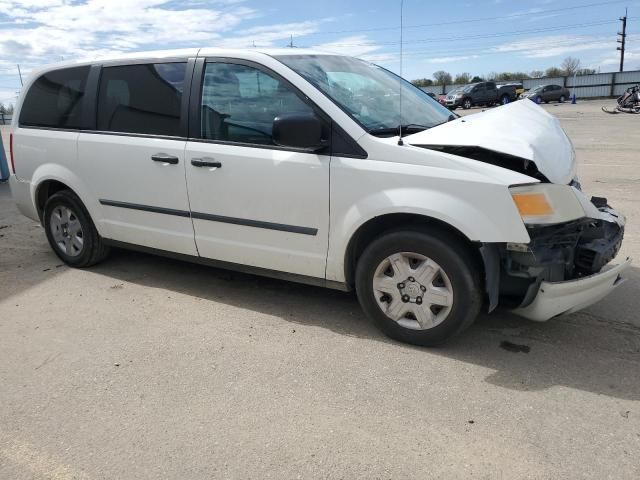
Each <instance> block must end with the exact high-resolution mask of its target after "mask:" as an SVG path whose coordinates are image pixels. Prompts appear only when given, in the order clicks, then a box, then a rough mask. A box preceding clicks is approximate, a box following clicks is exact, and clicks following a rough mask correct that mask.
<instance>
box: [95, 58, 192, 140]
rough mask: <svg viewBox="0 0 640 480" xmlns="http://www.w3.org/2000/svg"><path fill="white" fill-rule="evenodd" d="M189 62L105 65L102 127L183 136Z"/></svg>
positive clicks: (100, 103) (100, 97)
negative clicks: (181, 119) (183, 103)
mask: <svg viewBox="0 0 640 480" xmlns="http://www.w3.org/2000/svg"><path fill="white" fill-rule="evenodd" d="M186 66H187V64H186V63H155V64H146V65H126V66H118V67H105V68H103V69H102V76H101V78H100V91H99V93H98V124H97V128H98V130H102V131H111V132H123V133H143V134H151V135H166V136H180V135H181V132H180V106H181V103H182V90H183V86H184V77H185V72H186Z"/></svg>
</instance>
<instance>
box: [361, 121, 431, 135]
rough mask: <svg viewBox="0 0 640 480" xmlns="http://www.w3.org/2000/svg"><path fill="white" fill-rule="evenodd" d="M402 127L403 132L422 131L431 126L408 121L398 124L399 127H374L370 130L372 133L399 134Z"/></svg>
mask: <svg viewBox="0 0 640 480" xmlns="http://www.w3.org/2000/svg"><path fill="white" fill-rule="evenodd" d="M400 128H402V133H403V134H404V133H408V132H413V133H415V132H421V131H423V130H427V129H429V128H431V127H427V126H426V125H418V124H417V123H408V124H407V125H398V126H397V127H382V128H374V129H371V130H369V133H370V134H371V135H376V136H377V135H399V134H400Z"/></svg>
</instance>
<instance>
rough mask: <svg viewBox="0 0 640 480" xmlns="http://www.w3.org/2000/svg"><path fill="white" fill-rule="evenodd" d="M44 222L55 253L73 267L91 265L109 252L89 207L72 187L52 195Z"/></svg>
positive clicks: (46, 206)
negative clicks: (92, 218) (87, 207)
mask: <svg viewBox="0 0 640 480" xmlns="http://www.w3.org/2000/svg"><path fill="white" fill-rule="evenodd" d="M43 226H44V229H45V232H46V235H47V240H48V241H49V245H51V248H52V249H53V251H54V252H55V254H56V255H57V256H58V257H59V258H60V260H62V261H63V262H64V263H66V264H67V265H69V266H71V267H77V268H84V267H90V266H91V265H95V264H96V263H98V262H100V261H102V260H104V259H105V258H106V257H107V255H108V254H109V247H108V246H107V245H105V244H104V242H103V240H102V238H101V237H100V235H99V234H98V231H97V230H96V227H95V225H94V224H93V221H92V220H91V217H90V216H89V213H88V212H87V209H86V208H85V206H84V205H83V204H82V201H80V199H79V198H78V197H77V195H75V194H74V193H73V192H71V191H70V190H61V191H59V192H57V193H55V194H53V195H52V196H51V197H49V199H48V200H47V202H46V203H45V206H44V215H43Z"/></svg>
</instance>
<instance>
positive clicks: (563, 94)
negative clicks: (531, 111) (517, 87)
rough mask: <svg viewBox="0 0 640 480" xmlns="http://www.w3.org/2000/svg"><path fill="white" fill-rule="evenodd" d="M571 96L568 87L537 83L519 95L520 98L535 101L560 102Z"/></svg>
mask: <svg viewBox="0 0 640 480" xmlns="http://www.w3.org/2000/svg"><path fill="white" fill-rule="evenodd" d="M570 96H571V93H570V92H569V89H567V88H565V87H562V86H560V85H538V86H537V87H534V88H532V89H531V90H529V91H528V92H525V93H523V94H522V95H520V98H528V99H529V100H532V101H534V102H535V103H542V102H544V103H549V102H560V103H563V102H564V101H565V100H567V99H568V98H569V97H570Z"/></svg>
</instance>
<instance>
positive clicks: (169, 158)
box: [151, 153, 178, 165]
mask: <svg viewBox="0 0 640 480" xmlns="http://www.w3.org/2000/svg"><path fill="white" fill-rule="evenodd" d="M151 160H153V161H154V162H160V163H170V164H171V165H177V164H178V157H174V156H173V155H167V154H165V153H156V154H155V155H151Z"/></svg>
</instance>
